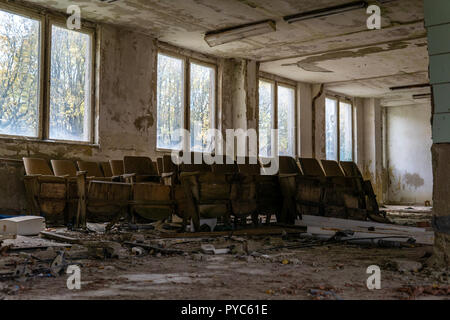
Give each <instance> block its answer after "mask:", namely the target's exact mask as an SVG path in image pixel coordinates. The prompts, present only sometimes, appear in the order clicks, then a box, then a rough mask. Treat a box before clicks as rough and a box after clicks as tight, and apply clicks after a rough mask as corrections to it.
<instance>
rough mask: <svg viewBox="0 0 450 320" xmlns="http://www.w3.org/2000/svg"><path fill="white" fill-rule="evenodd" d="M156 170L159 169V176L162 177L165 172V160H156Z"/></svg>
mask: <svg viewBox="0 0 450 320" xmlns="http://www.w3.org/2000/svg"><path fill="white" fill-rule="evenodd" d="M156 168H157V169H158V174H159V175H161V174H162V173H163V172H164V170H163V168H164V165H163V158H157V159H156Z"/></svg>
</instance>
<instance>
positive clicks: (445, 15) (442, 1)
mask: <svg viewBox="0 0 450 320" xmlns="http://www.w3.org/2000/svg"><path fill="white" fill-rule="evenodd" d="M424 9H425V26H426V27H428V26H434V25H437V24H443V23H448V22H450V0H424Z"/></svg>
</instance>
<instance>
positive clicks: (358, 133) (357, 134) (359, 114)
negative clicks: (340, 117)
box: [353, 98, 365, 168]
mask: <svg viewBox="0 0 450 320" xmlns="http://www.w3.org/2000/svg"><path fill="white" fill-rule="evenodd" d="M354 108H355V113H354V122H355V125H354V128H353V130H354V132H353V136H354V143H355V158H356V159H355V160H356V164H357V165H358V167H360V168H363V167H364V151H365V146H364V99H362V98H355V101H354Z"/></svg>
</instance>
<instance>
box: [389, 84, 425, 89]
mask: <svg viewBox="0 0 450 320" xmlns="http://www.w3.org/2000/svg"><path fill="white" fill-rule="evenodd" d="M426 87H430V84H429V83H420V84H410V85H406V86H398V87H391V88H389V89H390V90H391V91H398V90H409V89H417V88H426Z"/></svg>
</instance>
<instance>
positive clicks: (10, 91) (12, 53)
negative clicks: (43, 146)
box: [0, 10, 41, 137]
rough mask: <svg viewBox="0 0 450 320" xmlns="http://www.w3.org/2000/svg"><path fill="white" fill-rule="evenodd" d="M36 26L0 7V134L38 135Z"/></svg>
mask: <svg viewBox="0 0 450 320" xmlns="http://www.w3.org/2000/svg"><path fill="white" fill-rule="evenodd" d="M40 28H41V23H40V21H39V20H34V19H30V18H26V17H23V16H20V15H17V14H12V13H9V12H5V11H1V10H0V134H5V135H12V136H26V137H37V136H38V134H39V132H38V129H39V100H40V99H39V96H40V67H41V66H40V56H39V55H40Z"/></svg>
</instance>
